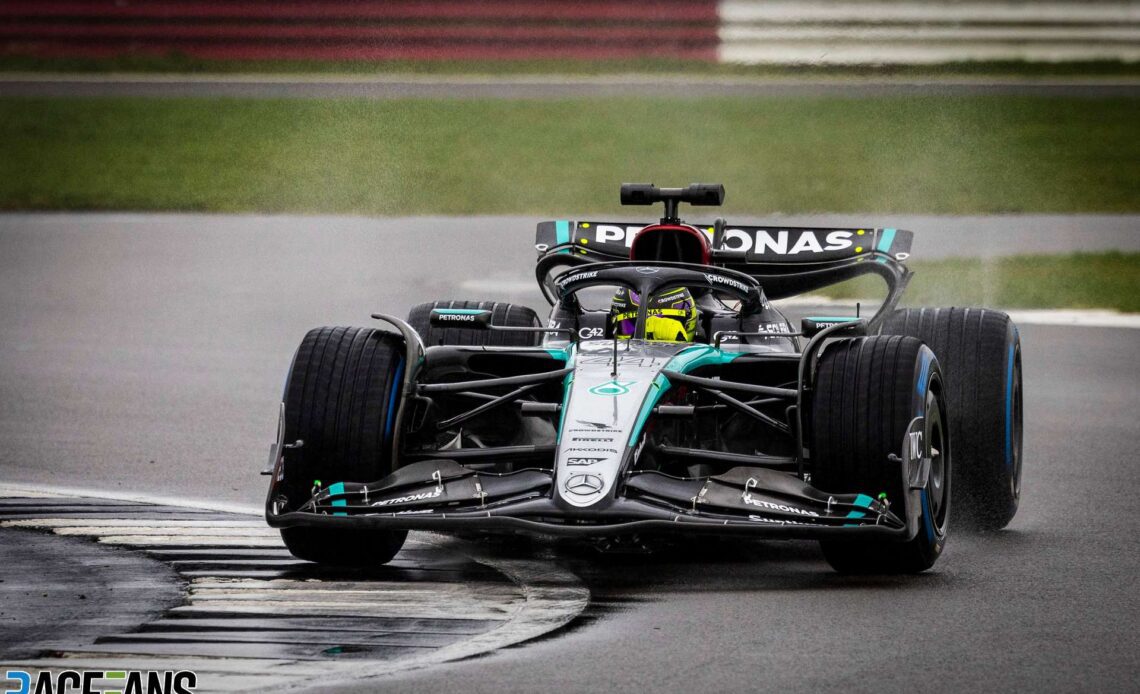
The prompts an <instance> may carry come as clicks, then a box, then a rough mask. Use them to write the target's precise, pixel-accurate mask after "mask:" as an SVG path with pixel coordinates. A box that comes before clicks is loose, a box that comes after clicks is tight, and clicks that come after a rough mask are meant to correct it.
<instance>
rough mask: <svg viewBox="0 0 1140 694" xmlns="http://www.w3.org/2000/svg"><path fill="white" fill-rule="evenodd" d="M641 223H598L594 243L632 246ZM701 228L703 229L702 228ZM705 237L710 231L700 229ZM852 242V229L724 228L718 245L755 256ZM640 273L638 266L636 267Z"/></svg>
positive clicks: (818, 250)
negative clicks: (621, 224) (629, 224)
mask: <svg viewBox="0 0 1140 694" xmlns="http://www.w3.org/2000/svg"><path fill="white" fill-rule="evenodd" d="M644 228H645V227H642V226H619V225H617V224H598V225H596V226H595V228H594V241H596V242H597V243H620V244H623V245H625V246H626V247H627V248H628V247H631V246H632V245H633V239H634V237H636V236H637V233H638V232H639V231H641V230H642V229H644ZM702 231H703V230H702ZM703 233H705V235H706V236H710V237H711V236H712V234H711V232H708V231H703ZM854 245H855V232H854V231H850V230H847V229H831V230H822V229H821V230H813V229H803V230H791V229H725V231H724V240H723V241H722V248H723V249H724V250H727V251H736V252H738V253H739V252H744V253H755V254H756V255H799V254H801V253H823V252H825V251H841V250H845V249H848V248H851V247H852V246H854ZM638 271H639V272H640V269H639V270H638Z"/></svg>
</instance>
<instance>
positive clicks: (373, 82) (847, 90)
mask: <svg viewBox="0 0 1140 694" xmlns="http://www.w3.org/2000/svg"><path fill="white" fill-rule="evenodd" d="M1137 94H1140V80H1137V79H1135V78H1131V77H1118V78H1103V79H1100V78H1082V79H1075V80H1069V79H1058V78H1003V77H979V78H938V77H929V78H906V77H902V78H893V79H886V80H883V79H859V78H845V79H842V80H837V79H826V78H820V79H816V78H810V77H809V78H788V79H785V78H770V79H765V78H751V77H718V76H708V75H695V76H687V75H680V76H677V75H599V76H575V75H565V76H560V77H557V78H551V77H549V76H527V75H520V76H480V75H472V76H470V77H462V76H458V77H457V76H438V77H437V76H430V75H422V76H417V75H376V76H350V75H224V76H217V75H208V76H207V75H180V74H170V75H167V74H137V75H132V74H97V75H89V74H61V75H52V74H46V75H45V74H42V73H32V74H17V73H9V74H0V97H2V96H20V97H125V96H133V97H147V98H172V97H233V98H242V99H250V98H252V99H345V98H363V99H410V98H418V99H441V98H447V99H557V98H577V97H629V96H648V97H671V98H676V97H682V98H691V99H702V98H710V97H805V96H839V97H846V98H868V97H879V96H979V95H1018V96H1070V97H1084V98H1104V97H1114V96H1129V97H1133V96H1136V95H1137Z"/></svg>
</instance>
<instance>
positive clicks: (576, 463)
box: [566, 458, 605, 467]
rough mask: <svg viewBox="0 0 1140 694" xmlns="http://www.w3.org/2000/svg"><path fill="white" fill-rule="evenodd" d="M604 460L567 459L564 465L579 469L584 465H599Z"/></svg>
mask: <svg viewBox="0 0 1140 694" xmlns="http://www.w3.org/2000/svg"><path fill="white" fill-rule="evenodd" d="M604 460H605V458H567V459H566V464H567V465H569V466H572V467H581V466H584V465H593V464H594V463H600V462H602V461H604Z"/></svg>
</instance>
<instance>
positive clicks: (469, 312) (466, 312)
mask: <svg viewBox="0 0 1140 694" xmlns="http://www.w3.org/2000/svg"><path fill="white" fill-rule="evenodd" d="M432 310H433V311H435V312H436V313H445V314H447V315H449V316H477V315H479V314H481V313H490V311H488V310H487V309H485V308H436V309H432Z"/></svg>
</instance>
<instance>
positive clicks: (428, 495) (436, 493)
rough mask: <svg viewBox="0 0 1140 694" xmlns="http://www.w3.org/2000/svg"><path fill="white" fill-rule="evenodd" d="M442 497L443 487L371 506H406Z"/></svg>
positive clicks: (376, 502) (373, 503) (375, 503)
mask: <svg viewBox="0 0 1140 694" xmlns="http://www.w3.org/2000/svg"><path fill="white" fill-rule="evenodd" d="M442 495H443V487H436V488H434V489H432V490H431V491H430V492H420V493H419V494H409V495H408V496H397V497H395V498H392V499H381V500H380V501H373V502H372V505H373V506H390V505H392V504H408V503H411V502H413V501H426V500H428V499H435V498H437V497H440V496H442Z"/></svg>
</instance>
